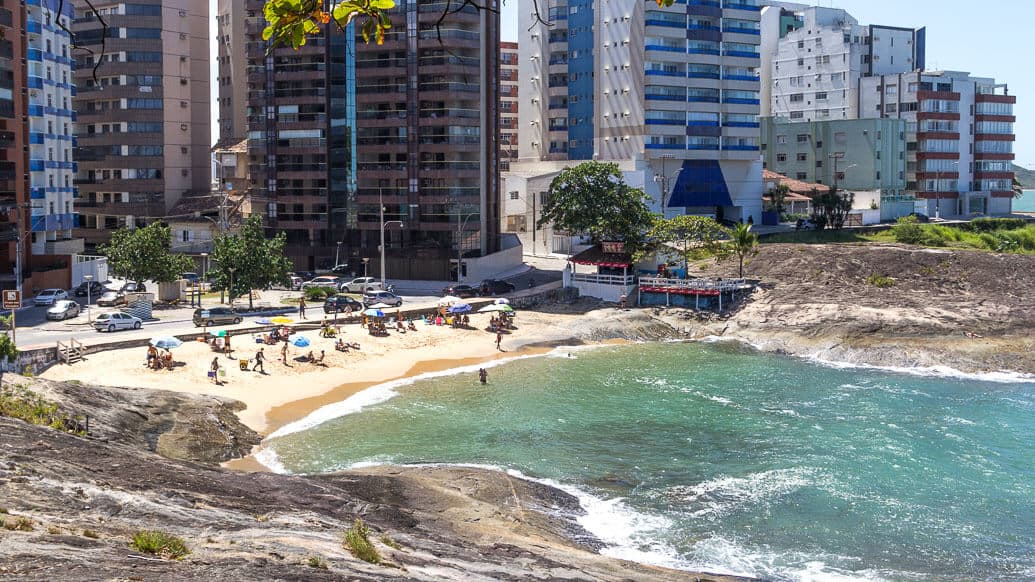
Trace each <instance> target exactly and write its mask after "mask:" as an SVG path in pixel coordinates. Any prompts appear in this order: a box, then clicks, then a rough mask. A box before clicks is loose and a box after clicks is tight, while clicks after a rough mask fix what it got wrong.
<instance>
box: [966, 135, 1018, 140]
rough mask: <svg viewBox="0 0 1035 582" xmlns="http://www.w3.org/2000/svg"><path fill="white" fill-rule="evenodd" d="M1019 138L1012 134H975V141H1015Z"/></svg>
mask: <svg viewBox="0 0 1035 582" xmlns="http://www.w3.org/2000/svg"><path fill="white" fill-rule="evenodd" d="M1016 139H1017V137H1016V136H1015V135H1014V134H1012V133H977V134H974V141H1015V140H1016Z"/></svg>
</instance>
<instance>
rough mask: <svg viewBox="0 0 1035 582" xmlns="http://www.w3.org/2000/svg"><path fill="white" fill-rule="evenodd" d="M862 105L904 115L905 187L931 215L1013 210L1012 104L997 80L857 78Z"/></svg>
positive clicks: (960, 75)
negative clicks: (922, 201) (921, 202)
mask: <svg viewBox="0 0 1035 582" xmlns="http://www.w3.org/2000/svg"><path fill="white" fill-rule="evenodd" d="M859 94H860V96H859V107H860V109H861V111H863V112H865V113H866V114H867V115H871V116H881V117H897V118H901V119H904V120H906V135H905V138H906V190H907V191H911V192H913V193H915V196H916V198H917V199H921V200H926V201H927V210H928V212H927V214H928V215H929V216H940V217H946V216H950V217H951V216H960V217H969V216H972V215H978V214H992V215H996V214H1009V213H1010V212H1011V210H1012V204H1013V190H1012V185H1013V177H1014V174H1013V169H1012V162H1013V159H1014V154H1013V142H1014V139H1015V136H1014V133H1013V124H1014V121H1015V120H1016V118H1015V117H1014V112H1013V108H1014V105H1015V104H1016V102H1017V97H1016V96H1014V95H1010V94H1009V92H1008V88H1007V86H1006V85H1005V84H1002V83H996V81H995V80H994V79H989V78H982V77H972V76H970V74H969V73H965V72H959V71H925V72H910V73H899V74H888V75H879V76H873V77H868V78H864V79H862V80H861V81H860V83H859Z"/></svg>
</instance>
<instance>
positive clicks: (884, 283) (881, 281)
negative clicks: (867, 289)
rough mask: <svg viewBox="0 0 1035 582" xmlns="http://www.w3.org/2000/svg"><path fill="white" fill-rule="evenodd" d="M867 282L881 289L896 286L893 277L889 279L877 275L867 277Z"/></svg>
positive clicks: (885, 276)
mask: <svg viewBox="0 0 1035 582" xmlns="http://www.w3.org/2000/svg"><path fill="white" fill-rule="evenodd" d="M866 282H867V283H869V284H870V285H873V286H874V287H879V288H881V289H883V288H885V287H892V286H894V285H895V280H894V279H892V278H891V277H888V276H887V275H878V274H876V273H874V274H873V275H870V276H869V277H867V278H866Z"/></svg>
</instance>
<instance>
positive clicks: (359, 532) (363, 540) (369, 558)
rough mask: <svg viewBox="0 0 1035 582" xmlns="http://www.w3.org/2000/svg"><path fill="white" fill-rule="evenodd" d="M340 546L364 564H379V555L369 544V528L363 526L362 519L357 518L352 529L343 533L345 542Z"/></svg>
mask: <svg viewBox="0 0 1035 582" xmlns="http://www.w3.org/2000/svg"><path fill="white" fill-rule="evenodd" d="M342 545H343V546H344V547H345V549H347V550H348V551H349V552H351V553H352V555H353V556H355V557H357V558H359V559H360V560H363V561H364V562H370V563H371V564H380V563H381V553H380V552H378V551H377V548H375V547H374V544H372V543H370V528H368V527H367V526H366V525H364V523H363V520H362V519H358V518H357V519H356V521H355V522H354V523H353V524H352V528H350V529H349V530H348V531H347V532H345V541H344V543H343V544H342Z"/></svg>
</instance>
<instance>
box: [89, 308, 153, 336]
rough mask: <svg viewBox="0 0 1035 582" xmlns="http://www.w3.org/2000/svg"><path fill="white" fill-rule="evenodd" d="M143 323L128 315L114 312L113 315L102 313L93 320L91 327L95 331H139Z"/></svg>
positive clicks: (137, 318)
mask: <svg viewBox="0 0 1035 582" xmlns="http://www.w3.org/2000/svg"><path fill="white" fill-rule="evenodd" d="M141 325H143V322H142V321H141V320H140V318H139V317H133V316H132V315H130V314H128V313H122V312H120V311H116V312H115V313H102V314H100V315H98V316H97V319H95V320H93V327H94V329H96V330H97V331H115V330H117V329H140V326H141Z"/></svg>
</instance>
